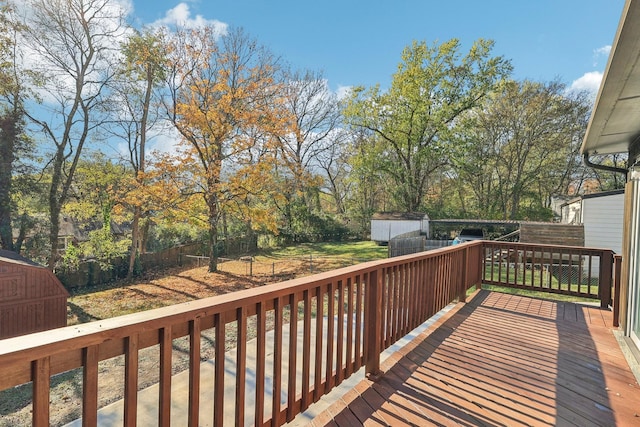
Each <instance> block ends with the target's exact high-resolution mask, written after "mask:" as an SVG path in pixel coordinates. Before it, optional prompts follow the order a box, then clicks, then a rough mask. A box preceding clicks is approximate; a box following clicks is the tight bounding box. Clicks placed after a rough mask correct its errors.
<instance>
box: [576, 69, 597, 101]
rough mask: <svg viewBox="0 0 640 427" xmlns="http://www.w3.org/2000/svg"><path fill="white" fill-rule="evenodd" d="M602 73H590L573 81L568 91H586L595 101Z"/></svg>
mask: <svg viewBox="0 0 640 427" xmlns="http://www.w3.org/2000/svg"><path fill="white" fill-rule="evenodd" d="M602 75H603V74H602V73H601V72H600V71H590V72H588V73H585V74H584V75H583V76H582V77H580V78H578V79H576V80H574V81H573V82H572V83H571V86H570V87H569V90H575V91H587V92H589V94H590V95H591V96H592V97H593V98H594V99H595V97H596V95H597V94H598V89H599V88H600V82H601V81H602Z"/></svg>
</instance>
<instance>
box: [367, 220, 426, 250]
mask: <svg viewBox="0 0 640 427" xmlns="http://www.w3.org/2000/svg"><path fill="white" fill-rule="evenodd" d="M413 231H420V234H424V235H426V236H429V215H427V214H426V213H421V212H408V213H407V212H404V213H402V212H380V213H376V214H374V215H373V217H372V218H371V240H373V241H374V242H376V243H378V244H385V243H388V242H389V240H391V239H392V238H394V237H396V236H398V235H400V234H405V233H410V232H413Z"/></svg>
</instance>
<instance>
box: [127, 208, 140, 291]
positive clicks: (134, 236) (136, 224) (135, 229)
mask: <svg viewBox="0 0 640 427" xmlns="http://www.w3.org/2000/svg"><path fill="white" fill-rule="evenodd" d="M140 211H141V209H140V206H136V207H135V209H134V212H133V222H132V224H131V253H130V254H129V270H128V271H127V278H129V279H130V278H132V277H133V270H134V267H135V264H136V258H137V257H138V254H139V253H140V252H139V250H140V214H141V212H140Z"/></svg>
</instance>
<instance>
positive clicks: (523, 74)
mask: <svg viewBox="0 0 640 427" xmlns="http://www.w3.org/2000/svg"><path fill="white" fill-rule="evenodd" d="M129 1H130V2H132V5H133V17H134V19H136V21H137V24H152V23H158V22H159V21H162V22H164V23H169V24H171V23H175V22H178V21H179V22H181V23H185V22H187V23H189V22H194V21H200V22H204V21H207V22H215V23H217V24H218V25H228V26H234V27H237V26H239V27H243V28H244V29H245V30H246V31H247V32H248V33H249V34H250V35H252V36H253V37H255V38H257V39H258V40H259V41H260V42H261V43H262V44H264V45H266V46H267V47H269V48H270V49H271V50H272V51H273V52H274V53H275V54H277V55H279V56H281V58H282V59H283V60H285V61H286V62H288V63H289V64H291V66H292V67H293V68H295V69H310V70H318V71H322V72H323V73H324V75H325V77H326V78H327V79H328V82H329V85H330V87H331V88H332V89H333V90H340V89H341V88H345V87H349V86H355V85H365V86H371V85H374V84H376V83H380V85H381V86H382V87H383V88H384V87H388V85H389V82H390V79H391V75H392V74H393V73H394V72H395V70H396V67H397V65H398V63H399V61H400V54H401V52H402V49H403V48H404V47H405V46H407V45H408V44H410V43H411V42H412V41H413V40H424V41H426V42H427V43H433V42H436V41H439V42H442V41H445V40H448V39H450V38H453V37H456V38H458V39H460V40H461V42H462V44H463V46H464V47H465V48H468V47H469V46H470V45H471V43H472V42H473V41H474V40H476V39H478V38H481V37H482V38H487V39H493V40H494V41H495V47H494V54H495V55H503V56H505V57H506V58H508V59H511V61H512V63H513V66H514V77H515V78H516V79H525V78H526V79H531V80H537V81H549V80H553V79H554V78H556V77H557V78H559V79H560V80H562V81H563V82H565V83H566V84H567V85H572V84H574V85H578V86H579V87H582V88H589V89H591V90H592V91H597V85H598V84H599V81H600V78H601V75H602V72H603V71H604V68H605V66H606V62H607V55H608V50H607V49H608V47H610V45H611V44H612V42H613V38H614V35H615V32H616V28H617V25H618V21H619V19H620V15H621V12H622V8H623V6H624V0H536V1H521V0H483V1H478V0H473V1H472V0H466V1H461V0H458V1H455V0H448V1H428V0H421V1H418V0H395V1H391V0H387V1H379V0H373V1H366V2H365V1H350V0H342V1H337V0H324V1H315V2H306V1H300V0H298V1H295V2H294V1H291V0H286V1H280V0H271V1H264V0H254V1H250V0H234V1H229V0H224V1H220V0H201V1H185V2H180V1H175V0H129Z"/></svg>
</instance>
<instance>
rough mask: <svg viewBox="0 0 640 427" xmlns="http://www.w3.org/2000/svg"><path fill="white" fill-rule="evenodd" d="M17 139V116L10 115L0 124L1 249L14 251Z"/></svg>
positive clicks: (2, 119)
mask: <svg viewBox="0 0 640 427" xmlns="http://www.w3.org/2000/svg"><path fill="white" fill-rule="evenodd" d="M15 137H16V121H15V115H13V114H8V115H7V116H5V117H2V118H1V122H0V138H1V139H0V248H2V249H6V250H9V251H13V250H14V247H13V230H12V226H11V177H12V175H13V160H14V155H15V153H14V149H15Z"/></svg>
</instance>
